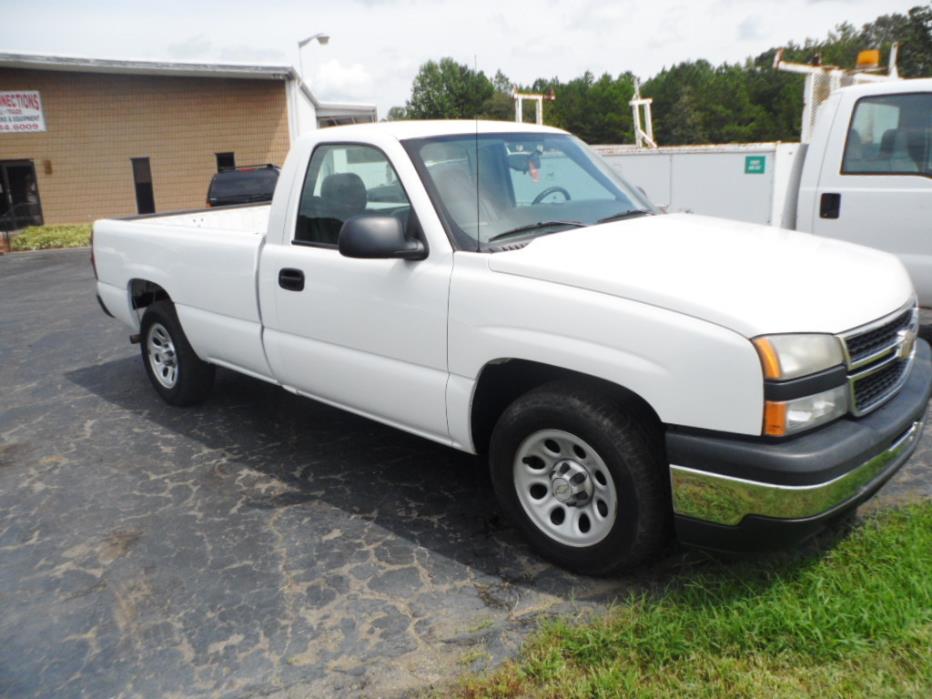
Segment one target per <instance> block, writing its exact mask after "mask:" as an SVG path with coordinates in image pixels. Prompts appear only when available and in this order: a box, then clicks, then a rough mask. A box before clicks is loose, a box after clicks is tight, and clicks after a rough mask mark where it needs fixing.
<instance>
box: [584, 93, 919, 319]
mask: <svg viewBox="0 0 932 699" xmlns="http://www.w3.org/2000/svg"><path fill="white" fill-rule="evenodd" d="M805 124H806V120H805V119H804V127H805ZM804 130H805V131H808V129H804ZM811 131H812V133H811V136H808V134H807V136H808V137H807V138H804V140H803V142H802V143H753V144H723V145H711V146H671V147H661V148H655V149H645V148H641V149H638V148H634V147H633V146H598V147H596V150H597V151H598V152H599V153H600V154H601V155H602V156H603V157H605V159H606V161H607V162H608V163H609V164H610V165H612V167H614V168H616V169H617V170H618V172H619V174H621V175H622V176H623V177H624V178H625V179H626V180H627V181H629V182H631V183H632V184H634V185H637V186H639V187H643V188H644V190H645V191H646V192H647V195H648V196H649V197H650V199H651V201H652V202H654V204H656V205H657V206H659V207H662V208H664V209H665V210H667V211H670V212H677V211H690V212H693V213H698V214H705V215H710V216H722V217H724V218H730V219H737V220H741V221H750V222H755V223H763V224H769V225H772V226H780V227H784V228H794V229H795V230H798V231H805V232H807V233H815V234H817V235H822V236H828V237H831V238H838V239H840V240H847V241H849V242H853V243H858V244H860V245H869V246H870V247H873V248H877V249H879V250H886V251H888V252H892V253H894V254H896V255H898V256H899V258H900V259H901V260H902V261H903V264H904V265H905V266H906V268H907V269H908V270H909V273H910V276H911V277H912V281H913V284H914V285H915V287H916V290H917V292H918V296H919V301H920V303H921V304H922V305H923V306H932V79H921V80H889V81H885V82H868V83H864V84H860V85H852V86H850V87H843V88H840V89H838V90H836V91H834V92H833V93H832V94H831V96H829V97H828V98H827V99H826V100H825V101H824V102H822V103H821V105H819V107H818V109H817V111H816V112H815V124H814V128H813V129H812V130H811Z"/></svg>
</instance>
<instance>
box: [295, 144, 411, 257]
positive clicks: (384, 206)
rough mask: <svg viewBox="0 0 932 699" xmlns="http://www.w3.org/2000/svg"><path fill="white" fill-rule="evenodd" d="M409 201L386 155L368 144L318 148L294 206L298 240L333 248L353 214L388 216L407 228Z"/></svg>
mask: <svg viewBox="0 0 932 699" xmlns="http://www.w3.org/2000/svg"><path fill="white" fill-rule="evenodd" d="M410 212H411V205H410V203H409V202H408V197H407V195H406V194H405V191H404V189H403V188H402V187H401V183H400V182H399V181H398V175H397V173H396V172H395V169H394V168H393V167H392V165H391V163H390V162H389V161H388V158H386V157H385V155H384V154H383V153H382V152H381V151H380V150H378V149H377V148H372V147H370V146H356V145H333V146H329V145H324V146H318V147H317V148H316V149H315V150H314V153H313V155H311V162H310V163H309V165H308V168H307V174H306V176H305V178H304V188H303V189H302V191H301V200H300V202H299V204H298V219H297V224H296V227H295V236H294V241H295V242H296V243H303V244H310V245H322V246H327V247H336V245H337V241H338V239H339V236H340V229H341V228H342V227H343V223H344V222H345V221H346V220H347V219H348V218H351V217H353V216H360V215H364V214H367V213H368V214H380V215H385V214H391V215H393V216H399V217H401V218H402V219H403V221H404V223H405V225H406V226H407V224H408V220H409V217H410Z"/></svg>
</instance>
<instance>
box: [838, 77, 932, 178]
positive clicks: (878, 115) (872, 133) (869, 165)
mask: <svg viewBox="0 0 932 699" xmlns="http://www.w3.org/2000/svg"><path fill="white" fill-rule="evenodd" d="M842 173H843V174H846V175H889V174H900V175H926V176H932V95H928V94H916V95H883V96H879V97H865V98H863V99H861V100H859V101H858V103H857V106H856V107H855V110H854V116H853V117H852V119H851V128H850V129H849V131H848V140H847V143H846V144H845V157H844V160H843V162H842Z"/></svg>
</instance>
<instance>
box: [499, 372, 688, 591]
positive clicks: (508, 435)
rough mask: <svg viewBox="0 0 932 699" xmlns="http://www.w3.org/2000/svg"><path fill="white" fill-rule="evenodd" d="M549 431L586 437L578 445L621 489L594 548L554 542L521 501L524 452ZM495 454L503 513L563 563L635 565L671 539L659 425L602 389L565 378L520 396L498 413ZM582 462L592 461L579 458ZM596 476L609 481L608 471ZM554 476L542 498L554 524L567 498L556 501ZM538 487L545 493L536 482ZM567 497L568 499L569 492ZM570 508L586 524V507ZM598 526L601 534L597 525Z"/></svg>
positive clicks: (598, 567) (601, 567)
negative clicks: (518, 479) (519, 461)
mask: <svg viewBox="0 0 932 699" xmlns="http://www.w3.org/2000/svg"><path fill="white" fill-rule="evenodd" d="M548 430H558V431H561V432H566V433H570V434H571V435H575V436H576V437H578V438H580V439H581V440H582V442H580V443H583V442H584V443H587V444H588V445H590V446H591V448H592V449H594V450H595V452H597V454H596V458H599V459H600V461H601V463H603V464H604V466H605V467H606V468H607V469H608V471H609V474H610V476H611V478H610V479H608V483H607V485H606V484H604V483H603V486H605V487H608V488H610V489H612V490H613V491H614V493H615V500H614V502H615V503H616V504H617V508H616V509H615V519H614V522H613V523H612V522H611V520H610V519H609V518H605V521H604V523H603V524H601V525H599V526H601V527H602V530H601V531H603V532H604V531H607V534H604V538H603V539H601V540H600V541H597V542H596V543H593V544H592V545H568V544H566V543H561V542H559V541H557V540H555V539H554V538H553V537H552V536H551V535H550V534H548V533H547V532H546V531H545V526H546V522H544V523H543V525H540V524H538V523H536V522H535V521H534V520H533V519H532V518H531V517H530V516H529V515H528V513H527V512H526V511H525V508H524V506H523V505H522V504H521V501H520V500H519V496H518V492H517V490H518V486H517V485H516V484H515V472H516V471H515V469H516V468H517V466H516V463H515V462H516V457H517V456H518V450H519V448H523V447H522V445H525V444H527V443H529V442H533V439H534V436H535V435H539V434H541V433H542V432H545V431H548ZM525 440H528V442H526V441H525ZM573 448H574V449H575V447H573ZM489 457H490V458H489V462H490V468H491V475H492V483H493V486H494V488H495V493H496V496H497V498H498V501H499V504H500V506H501V507H502V509H503V510H504V512H505V514H506V515H508V516H509V517H510V518H511V519H512V520H513V521H514V522H515V523H516V524H517V525H518V527H519V528H520V529H521V530H522V531H523V532H524V533H525V535H526V536H527V538H528V539H529V540H530V543H531V545H532V546H533V547H534V549H535V550H537V551H538V552H539V553H540V554H541V555H542V556H544V557H545V558H547V559H549V560H551V561H553V562H554V563H556V564H558V565H560V566H562V567H564V568H567V569H569V570H572V571H574V572H577V573H582V574H586V575H607V574H611V573H616V572H619V571H622V570H626V569H630V568H633V567H635V566H637V565H638V564H640V563H642V562H644V561H646V560H648V559H649V558H651V557H653V556H655V555H656V554H657V553H659V552H660V551H661V550H662V549H663V547H664V544H665V543H666V541H667V540H668V538H669V536H670V531H671V523H672V513H671V505H670V502H671V501H670V494H669V484H668V476H667V466H666V464H665V462H664V451H663V442H662V438H661V434H660V431H659V425H652V424H651V423H650V421H649V420H648V419H646V418H645V417H643V416H638V415H637V413H636V412H634V411H626V410H625V409H623V408H622V407H620V406H619V404H618V402H617V401H616V400H613V398H612V397H611V396H609V395H608V394H606V393H604V392H602V391H600V390H599V387H598V386H594V385H588V384H585V383H580V382H563V381H560V382H554V383H551V384H547V385H545V386H542V387H540V388H538V389H535V390H533V391H531V392H529V393H527V394H525V395H524V396H521V397H520V398H518V399H517V400H515V401H514V402H513V403H512V404H511V405H510V406H509V407H508V408H507V409H506V410H505V412H504V413H503V414H502V416H501V418H499V420H498V423H497V424H496V426H495V429H494V431H493V433H492V440H491V444H490V454H489ZM555 458H559V457H555ZM531 459H533V457H531ZM525 463H527V462H525ZM580 463H586V462H584V461H582V460H580ZM535 468H536V466H535ZM540 468H542V469H543V470H542V471H541V473H550V474H552V473H553V471H554V470H555V469H558V468H560V466H559V464H557V465H556V466H553V467H547V466H541V467H540ZM592 470H593V467H587V471H592ZM594 470H595V471H598V470H599V467H594ZM591 475H592V477H593V478H594V477H595V476H596V475H598V476H599V477H600V478H604V476H603V474H596V473H592V474H591ZM548 478H549V482H550V483H551V489H550V490H551V492H548V494H547V495H546V496H544V495H540V497H541V498H544V497H546V498H550V499H548V500H547V501H546V502H549V503H554V506H553V507H552V508H549V511H550V512H551V514H550V515H549V517H550V518H551V521H553V509H560V507H561V503H557V502H556V500H553V499H552V498H555V497H556V495H557V493H556V491H557V486H556V483H555V482H554V481H553V480H552V478H553V476H549V477H548ZM594 484H595V481H594V480H593V485H594ZM613 485H614V488H612V486H613ZM532 488H538V491H537V492H538V493H540V492H542V491H540V489H539V486H537V485H534V486H533V487H532ZM590 490H591V488H590ZM531 492H534V491H533V489H532V490H531ZM561 494H563V495H564V496H565V491H564V492H562V493H561ZM597 495H598V491H596V492H595V495H592V496H590V497H589V499H590V501H591V500H594V499H595V498H596V497H597ZM525 500H526V501H527V498H525ZM541 502H544V500H541ZM571 507H572V508H576V509H570V508H571ZM564 509H565V512H567V513H569V514H566V515H565V516H567V517H577V518H578V519H577V520H576V521H577V522H581V521H582V519H583V518H582V514H583V509H582V508H581V507H578V506H575V505H573V506H569V507H564ZM541 511H542V512H543V511H544V509H542V510H541ZM559 519H561V520H562V519H563V517H560V518H559ZM585 519H586V521H587V522H588V521H589V519H588V518H585ZM592 526H593V531H594V532H596V525H594V524H593V525H592ZM596 533H597V534H598V532H596ZM584 536H585V535H584Z"/></svg>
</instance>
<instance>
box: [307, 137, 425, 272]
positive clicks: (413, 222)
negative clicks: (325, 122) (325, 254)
mask: <svg viewBox="0 0 932 699" xmlns="http://www.w3.org/2000/svg"><path fill="white" fill-rule="evenodd" d="M341 146H342V147H348V148H354V147H355V148H371V149H372V150H374V151H377V152H378V153H379V154H380V155H381V156H382V157H383V158H385V162H386V163H388V165H389V167H391V169H392V171H393V172H394V173H395V179H396V180H397V181H398V186H399V187H401V191H402V192H403V193H404V195H405V199H407V200H408V206H409V207H410V209H411V218H410V219H409V221H410V222H409V225H410V226H411V229H412V233H413V234H414V236H415V237H416V238H417V239H418V240H420V241H421V242H422V243H423V244H424V248H425V250H426V254H425V256H424V259H426V258H427V257H428V256H429V255H430V244H429V243H428V242H427V236H426V235H425V234H424V229H423V228H422V227H421V222H420V220H419V219H418V216H417V212H416V211H415V209H414V204H412V203H411V197H410V196H409V195H408V190H407V189H405V186H404V183H402V181H401V176H400V175H399V174H398V170H397V169H395V165H394V163H392V159H391V158H389V157H388V154H387V153H386V152H385V151H384V150H382V149H381V148H379V147H378V146H376V145H374V144H372V143H362V142H357V141H326V142H324V143H318V144H317V145H316V146H314V148H313V149H312V150H311V154H310V156H309V157H308V159H307V165H306V166H305V168H304V175H303V179H302V182H301V192H300V193H299V194H298V204H297V207H296V208H295V210H294V212H295V220H294V226H292V231H291V244H292V245H299V246H301V247H306V248H319V249H321V250H335V251H339V248H340V246H339V244H330V243H318V242H315V241H313V240H297V239H296V237H295V236H296V235H297V234H298V216H299V215H300V213H301V202H302V201H303V200H304V190H305V188H306V187H307V183H308V179H307V178H308V173H309V172H310V170H311V163H313V162H314V156H315V155H316V154H317V151H319V150H321V149H324V148H339V147H341ZM368 162H372V161H368ZM319 174H320V172H319V169H318V172H317V174H316V175H315V178H314V182H315V184H316V182H317V175H319ZM366 192H367V194H368V189H367V190H366ZM367 201H368V200H367Z"/></svg>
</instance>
